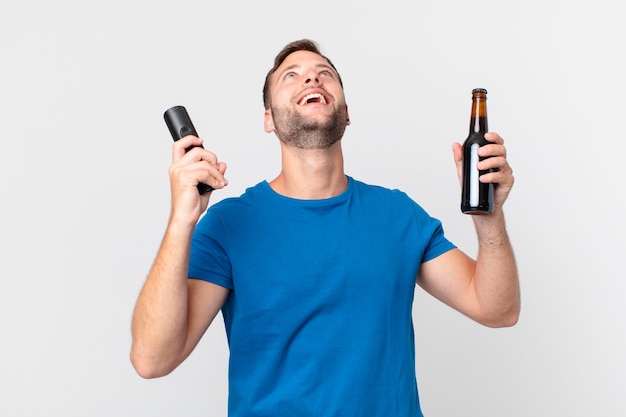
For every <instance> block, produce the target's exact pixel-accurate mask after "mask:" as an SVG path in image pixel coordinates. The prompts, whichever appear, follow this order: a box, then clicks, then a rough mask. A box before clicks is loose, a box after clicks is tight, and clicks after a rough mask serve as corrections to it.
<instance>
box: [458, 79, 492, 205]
mask: <svg viewBox="0 0 626 417" xmlns="http://www.w3.org/2000/svg"><path fill="white" fill-rule="evenodd" d="M488 131H489V130H488V127H487V90H485V89H484V88H475V89H474V90H472V113H471V117H470V127H469V135H468V137H467V139H466V140H465V142H464V143H463V184H462V192H461V211H462V212H463V213H465V214H489V213H493V184H491V183H482V182H480V181H479V179H478V178H479V177H480V176H481V175H483V174H486V173H488V172H489V171H488V170H486V171H484V170H479V169H478V168H476V164H477V163H478V161H482V160H483V159H484V158H481V157H479V156H478V148H479V147H481V146H483V145H486V144H487V143H488V142H487V141H486V140H485V133H487V132H488Z"/></svg>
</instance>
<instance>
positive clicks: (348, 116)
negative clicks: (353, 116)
mask: <svg viewBox="0 0 626 417" xmlns="http://www.w3.org/2000/svg"><path fill="white" fill-rule="evenodd" d="M346 117H347V118H348V120H347V121H348V123H347V124H346V126H350V113H348V105H347V104H346Z"/></svg>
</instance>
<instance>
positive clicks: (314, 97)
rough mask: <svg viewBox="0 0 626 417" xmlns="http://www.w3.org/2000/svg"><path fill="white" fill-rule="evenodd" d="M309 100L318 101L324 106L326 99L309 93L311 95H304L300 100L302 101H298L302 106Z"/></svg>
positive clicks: (318, 94) (317, 94)
mask: <svg viewBox="0 0 626 417" xmlns="http://www.w3.org/2000/svg"><path fill="white" fill-rule="evenodd" d="M311 99H318V100H319V102H320V103H322V104H326V99H325V98H324V96H323V95H321V94H320V93H311V94H308V95H306V96H305V97H304V98H302V100H301V101H300V105H301V106H304V105H305V104H307V103H308V102H309V100H311Z"/></svg>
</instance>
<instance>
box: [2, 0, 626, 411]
mask: <svg viewBox="0 0 626 417" xmlns="http://www.w3.org/2000/svg"><path fill="white" fill-rule="evenodd" d="M624 17H625V13H624V6H623V2H621V0H614V1H610V0H597V1H594V2H582V1H565V0H563V1H549V0H541V1H539V0H530V1H526V2H506V1H495V0H494V1H489V0H474V1H462V0H455V1H435V0H432V1H404V2H402V1H397V0H388V1H373V0H362V1H358V2H357V1H350V2H347V1H346V2H341V1H325V0H322V1H316V2H293V1H283V0H280V1H266V2H262V1H252V0H250V1H248V2H238V1H230V2H228V1H219V2H218V1H190V0H186V1H185V0H179V1H176V2H174V1H167V2H165V1H148V0H144V1H128V0H126V1H119V0H108V1H107V2H99V3H98V2H86V1H67V0H66V1H62V0H60V1H54V2H48V1H42V0H39V1H24V2H9V1H7V0H2V8H1V10H0V135H1V148H0V198H1V204H0V245H1V248H0V249H1V251H0V329H1V332H2V333H1V343H0V382H1V383H2V386H3V388H2V390H1V391H0V415H3V416H11V417H14V416H52V415H63V416H150V417H157V416H225V415H226V411H225V410H226V397H227V387H226V371H227V366H226V361H227V355H228V352H227V347H226V341H225V336H224V330H223V326H222V324H221V319H220V318H218V319H217V321H216V322H215V325H214V326H213V327H212V328H211V329H210V330H209V332H208V333H207V334H206V336H205V338H204V339H203V340H202V342H201V343H200V345H199V346H198V348H197V349H196V351H195V352H194V353H193V354H192V356H191V357H190V358H189V359H188V361H187V362H185V363H184V364H183V365H181V367H179V368H178V369H177V370H175V371H174V372H173V373H172V374H171V375H169V376H167V377H164V378H160V379H156V380H143V379H141V378H140V377H139V376H137V375H136V374H135V372H134V370H133V369H132V366H131V365H130V362H129V359H128V354H129V347H130V319H131V313H132V309H133V306H134V302H135V300H136V297H137V294H138V292H139V290H140V288H141V285H142V283H143V280H144V278H145V275H146V273H147V271H148V269H149V267H150V265H151V263H152V260H153V258H154V256H155V254H156V250H157V247H158V245H159V243H160V239H161V236H162V233H163V231H164V228H165V225H166V222H167V217H168V214H169V185H168V178H167V168H168V166H169V161H170V148H171V147H170V143H171V138H170V136H169V132H168V131H167V128H166V126H165V124H164V122H163V118H162V114H163V112H164V111H165V110H166V109H167V108H168V107H170V106H173V105H178V104H182V105H184V106H186V107H187V109H188V110H189V113H190V114H191V117H192V119H193V120H194V123H195V125H196V128H197V130H198V132H199V133H200V135H201V136H202V137H203V138H204V139H205V142H206V143H207V145H208V147H210V148H211V149H212V150H213V151H214V152H216V153H217V154H218V156H219V157H220V159H222V160H223V161H225V162H227V163H228V164H229V169H228V176H227V177H228V179H229V181H230V185H229V186H228V187H227V189H225V190H223V191H220V192H217V193H215V195H214V201H217V200H219V199H222V198H224V197H227V196H236V195H239V194H241V193H242V192H243V191H244V190H245V188H247V187H248V186H251V185H253V184H256V183H257V182H258V181H260V180H262V179H272V178H273V177H274V176H275V175H276V174H277V173H278V171H279V163H280V159H279V148H278V145H277V139H276V138H275V137H274V136H273V135H268V134H266V133H265V132H264V131H263V126H262V115H263V106H262V100H261V88H262V84H263V80H264V77H265V74H266V72H267V71H268V70H269V68H270V67H271V65H272V62H273V58H274V56H275V55H276V53H277V52H278V51H279V50H280V49H281V48H282V47H283V46H284V45H285V44H286V43H288V42H290V41H292V40H295V39H300V38H304V37H308V38H311V39H313V40H316V41H317V42H318V43H319V44H320V46H321V48H322V50H323V52H325V53H326V54H327V55H328V56H329V57H330V58H331V59H332V60H333V61H334V63H335V64H336V66H337V67H338V69H339V71H340V73H341V75H342V77H343V79H344V84H345V91H346V97H347V102H348V105H349V109H350V115H351V120H352V125H351V126H349V127H348V130H347V133H346V136H345V137H344V149H345V156H346V171H347V173H348V174H349V175H351V176H353V177H355V178H358V179H360V180H363V181H367V182H370V183H375V184H381V185H385V186H388V187H393V188H400V189H402V190H404V191H406V192H407V193H409V195H411V196H412V197H413V198H414V199H415V200H416V201H418V202H419V203H420V204H421V205H422V206H423V207H424V208H426V209H427V210H428V211H429V212H430V213H431V214H432V215H433V216H435V217H438V218H440V219H441V220H442V221H443V223H444V227H445V230H446V233H447V235H448V236H449V238H450V239H452V240H453V241H454V242H455V243H457V244H458V245H459V246H460V247H461V248H462V249H464V250H465V251H467V252H468V253H470V254H472V255H474V254H475V251H476V242H475V235H474V231H473V226H472V223H471V220H470V219H469V218H468V216H464V215H462V214H461V213H460V211H459V187H458V181H457V179H456V172H455V169H454V164H453V161H452V154H451V150H450V146H451V143H452V142H453V141H462V140H463V139H465V137H466V136H467V129H468V125H469V110H470V96H471V94H470V93H471V90H472V89H473V88H475V87H484V88H487V89H488V91H489V101H488V108H489V122H490V129H491V130H493V131H496V132H498V133H500V134H501V135H502V136H503V137H504V138H505V141H506V144H507V147H508V152H509V160H510V163H511V165H512V166H513V169H514V172H515V175H516V184H515V187H514V190H513V192H512V194H511V196H510V198H509V200H508V201H507V204H506V205H505V210H506V214H507V220H508V227H509V231H510V235H511V239H512V241H513V244H514V247H515V251H516V254H517V257H518V262H519V270H520V274H521V281H522V290H523V311H522V315H521V319H520V321H519V323H518V325H517V326H515V327H513V328H510V329H499V330H493V329H487V328H483V327H481V326H479V325H477V324H475V323H473V322H471V321H470V320H469V319H467V318H465V317H463V316H461V315H460V314H458V313H456V312H454V311H452V310H451V309H449V308H448V307H446V306H444V305H442V304H441V303H439V302H437V301H436V300H434V299H432V298H431V297H429V296H427V295H426V294H425V293H423V291H421V290H420V289H418V290H416V305H415V308H414V320H415V326H416V344H417V375H418V381H419V384H420V394H421V398H422V405H423V410H424V413H425V414H426V415H427V416H431V417H432V416H444V417H447V416H462V415H467V416H480V417H489V416H493V417H501V416H509V417H517V416H520V417H521V416H529V415H533V416H591V415H593V416H603V417H608V416H615V417H618V416H624V415H626V396H624V393H625V392H626V381H625V379H626V342H625V338H624V329H626V303H625V302H624V298H625V294H626V283H625V278H626V267H625V266H624V265H625V263H624V256H625V255H624V253H623V249H624V235H625V232H626V228H625V224H624V210H625V208H626V207H625V198H624V179H625V178H626V175H625V174H626V172H625V167H624V165H625V164H626V160H625V158H624V145H623V142H624V139H625V138H624V131H625V127H624V126H625V125H624V117H625V115H626V105H625V104H624V103H625V101H624V97H625V96H626V83H625V82H624V74H625V73H626V66H625V64H624V59H623V55H624V46H623V45H624V39H626V29H625V28H624V27H625V26H624ZM390 417H391V416H390Z"/></svg>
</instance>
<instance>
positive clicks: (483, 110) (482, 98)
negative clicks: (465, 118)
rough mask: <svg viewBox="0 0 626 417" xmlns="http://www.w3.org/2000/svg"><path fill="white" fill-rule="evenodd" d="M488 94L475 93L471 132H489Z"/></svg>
mask: <svg viewBox="0 0 626 417" xmlns="http://www.w3.org/2000/svg"><path fill="white" fill-rule="evenodd" d="M488 131H489V128H488V126H487V96H486V95H485V94H474V96H473V97H472V114H471V117H470V127H469V133H470V134H472V133H478V132H482V133H487V132H488Z"/></svg>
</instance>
